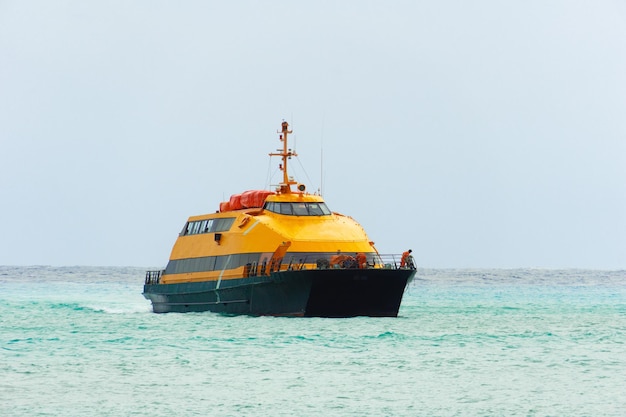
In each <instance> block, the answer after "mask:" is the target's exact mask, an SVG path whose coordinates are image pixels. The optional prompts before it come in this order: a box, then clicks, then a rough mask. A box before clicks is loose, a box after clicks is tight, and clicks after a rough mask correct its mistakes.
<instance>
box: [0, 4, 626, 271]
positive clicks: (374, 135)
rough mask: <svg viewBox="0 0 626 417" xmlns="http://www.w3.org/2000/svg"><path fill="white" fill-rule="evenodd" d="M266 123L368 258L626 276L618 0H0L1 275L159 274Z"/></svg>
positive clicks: (258, 146) (260, 173)
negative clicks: (50, 269) (282, 133)
mask: <svg viewBox="0 0 626 417" xmlns="http://www.w3.org/2000/svg"><path fill="white" fill-rule="evenodd" d="M283 119H285V120H287V121H289V122H290V123H291V125H292V128H293V130H294V137H295V143H293V145H294V146H295V148H296V150H297V152H298V153H299V155H300V156H299V158H298V159H297V160H295V159H294V160H293V161H292V163H291V167H293V171H292V174H294V176H295V177H296V179H297V180H299V181H301V182H304V183H306V184H307V185H308V190H309V191H315V190H317V189H319V188H321V189H322V192H323V196H324V198H325V199H326V202H327V204H328V206H329V207H330V208H331V210H333V211H338V212H341V213H343V214H347V215H350V216H352V217H354V218H355V219H356V220H357V221H359V222H360V223H361V224H362V225H363V226H364V228H365V229H366V231H367V232H368V234H369V235H370V238H371V239H372V240H374V241H375V242H376V245H377V247H378V249H379V251H380V252H381V253H398V252H402V251H403V250H405V249H408V248H412V249H413V251H414V255H415V257H416V259H417V261H418V263H419V265H420V266H424V267H503V268H512V267H550V268H562V267H565V268H602V269H612V268H626V3H625V2H623V1H619V0H615V1H602V0H600V1H571V0H565V1H544V0H541V1H500V0H493V1H445V0H444V1H393V0H392V1H389V0H386V1H363V0H354V1H319V0H318V1H309V2H304V1H206V0H202V1H154V0H150V1H148V0H145V1H126V0H123V1H121V0H120V1H78V0H76V1H67V0H66V1H63V0H57V1H47V0H41V1H38V0H33V1H28V0H26V1H23V0H19V1H17V0H15V1H12V0H0V155H1V158H2V159H1V164H0V192H1V200H0V202H1V205H0V214H1V217H0V218H1V220H0V221H1V223H0V224H1V226H2V228H1V230H0V264H5V265H42V264H47V265H103V266H108V265H128V266H145V267H162V266H165V264H166V263H167V259H168V257H169V253H170V250H171V247H172V244H173V243H174V240H175V239H176V237H177V235H178V232H179V231H180V229H181V228H182V226H183V224H184V222H185V221H186V219H187V217H188V216H190V215H197V214H203V213H209V212H213V211H215V210H216V209H217V208H218V206H219V202H220V201H222V200H223V199H228V198H229V196H230V195H231V194H234V193H239V192H242V191H245V190H248V189H263V188H268V187H269V184H270V183H276V182H277V181H278V179H279V178H280V174H279V173H278V172H277V167H278V163H279V161H278V159H274V160H271V161H270V158H269V156H268V153H270V152H273V151H275V150H276V149H277V148H278V147H280V146H281V144H280V142H279V141H278V139H277V138H278V136H277V133H276V131H277V130H278V129H279V128H280V123H281V122H282V120H283ZM268 178H269V179H270V180H268Z"/></svg>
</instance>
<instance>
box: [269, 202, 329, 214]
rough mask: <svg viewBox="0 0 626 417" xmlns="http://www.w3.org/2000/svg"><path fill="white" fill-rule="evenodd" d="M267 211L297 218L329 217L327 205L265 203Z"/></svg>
mask: <svg viewBox="0 0 626 417" xmlns="http://www.w3.org/2000/svg"><path fill="white" fill-rule="evenodd" d="M264 208H265V210H268V211H272V212H274V213H278V214H287V215H295V216H328V215H330V214H331V211H330V210H329V209H328V206H326V203H271V202H268V203H265V206H264Z"/></svg>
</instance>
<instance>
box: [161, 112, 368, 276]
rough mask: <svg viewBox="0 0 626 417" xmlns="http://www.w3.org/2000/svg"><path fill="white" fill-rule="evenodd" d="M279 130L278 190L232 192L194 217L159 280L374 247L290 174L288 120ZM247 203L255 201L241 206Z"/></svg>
mask: <svg viewBox="0 0 626 417" xmlns="http://www.w3.org/2000/svg"><path fill="white" fill-rule="evenodd" d="M279 133H282V134H281V136H280V140H281V141H282V142H283V149H282V152H279V153H271V154H270V156H280V157H282V164H281V165H280V169H281V170H282V171H283V181H282V182H281V183H280V184H279V185H278V187H277V188H276V191H275V192H271V191H248V192H245V193H242V194H237V195H233V196H232V197H231V199H230V201H228V202H223V203H222V204H221V205H220V211H219V212H217V213H212V214H206V215H201V216H192V217H190V218H189V220H188V222H187V223H186V225H185V228H183V230H182V231H181V233H180V236H179V237H178V239H177V240H176V243H175V244H174V247H173V249H172V253H171V255H170V262H169V264H168V267H167V268H166V270H165V273H164V274H163V276H162V277H161V283H164V284H168V283H180V282H198V281H215V280H228V279H239V278H242V277H246V276H248V275H250V274H251V273H256V274H258V273H259V272H263V273H268V272H270V271H269V270H268V269H267V268H268V267H269V268H273V270H282V269H285V268H289V267H291V266H293V262H298V265H299V267H300V268H306V267H307V266H309V267H311V266H314V265H315V263H316V262H317V261H319V259H321V258H326V259H329V258H330V257H331V256H334V255H337V254H346V256H356V254H358V253H362V254H374V253H376V249H375V248H374V245H373V242H371V241H370V240H369V238H368V236H367V234H366V233H365V230H364V229H363V228H362V227H361V225H359V224H358V223H357V222H356V221H355V220H354V219H352V218H351V217H349V216H344V215H341V214H339V213H332V212H330V210H328V208H327V207H326V204H325V203H324V200H323V199H322V197H321V196H319V195H312V194H309V193H306V192H305V191H304V190H305V187H304V185H302V184H298V183H297V182H296V181H294V180H293V179H291V178H290V177H289V176H288V174H287V162H288V160H289V159H290V158H291V157H292V156H296V155H297V154H296V153H295V152H294V151H293V150H291V149H289V148H288V147H287V136H288V135H289V134H290V133H291V131H290V130H289V125H288V123H287V122H283V124H282V131H281V132H279ZM292 186H296V187H297V191H296V190H292ZM242 200H243V203H242ZM245 204H252V205H254V207H247V208H242V206H243V205H245ZM260 268H261V270H259V269H260Z"/></svg>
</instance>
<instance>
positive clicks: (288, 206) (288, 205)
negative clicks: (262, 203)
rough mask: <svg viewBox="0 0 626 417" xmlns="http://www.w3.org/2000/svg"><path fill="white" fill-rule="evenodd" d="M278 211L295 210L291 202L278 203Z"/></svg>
mask: <svg viewBox="0 0 626 417" xmlns="http://www.w3.org/2000/svg"><path fill="white" fill-rule="evenodd" d="M278 213H280V214H293V211H292V210H291V203H278Z"/></svg>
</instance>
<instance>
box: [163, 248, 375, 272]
mask: <svg viewBox="0 0 626 417" xmlns="http://www.w3.org/2000/svg"><path fill="white" fill-rule="evenodd" d="M348 255H349V254H348V253H346V254H345V256H348ZM353 255H354V256H355V257H356V254H353ZM336 256H337V253H335V252H331V253H328V252H289V253H287V254H286V255H285V257H284V258H283V260H282V263H283V265H288V264H292V265H300V264H304V263H309V264H315V263H317V265H318V267H320V266H321V265H320V263H321V262H322V261H326V262H325V263H326V264H328V265H330V263H332V262H333V258H335V257H336ZM271 257H272V253H270V252H256V253H237V254H232V255H222V256H205V257H202V258H191V259H178V260H171V261H169V262H168V264H167V267H166V268H165V273H166V274H186V273H190V272H202V271H221V270H223V269H234V268H238V267H241V266H244V265H247V264H251V265H252V264H256V265H258V266H259V267H262V261H261V260H262V259H263V260H265V262H266V263H267V262H269V259H270V258H271ZM229 258H230V259H229ZM366 261H367V262H370V263H371V262H380V259H379V258H378V256H377V255H375V254H373V253H367V254H366ZM328 265H327V266H328Z"/></svg>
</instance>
